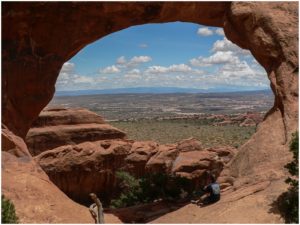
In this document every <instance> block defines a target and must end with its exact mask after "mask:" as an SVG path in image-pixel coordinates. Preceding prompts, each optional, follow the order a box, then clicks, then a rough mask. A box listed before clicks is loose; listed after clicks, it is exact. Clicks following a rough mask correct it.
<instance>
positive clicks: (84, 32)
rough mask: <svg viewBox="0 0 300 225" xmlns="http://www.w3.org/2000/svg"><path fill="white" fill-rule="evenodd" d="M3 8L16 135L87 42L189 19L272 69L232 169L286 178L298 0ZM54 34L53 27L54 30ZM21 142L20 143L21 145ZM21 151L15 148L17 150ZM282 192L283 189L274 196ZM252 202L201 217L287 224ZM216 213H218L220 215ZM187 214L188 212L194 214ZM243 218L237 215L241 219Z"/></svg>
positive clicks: (5, 114)
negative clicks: (265, 98)
mask: <svg viewBox="0 0 300 225" xmlns="http://www.w3.org/2000/svg"><path fill="white" fill-rule="evenodd" d="M2 6H3V8H2V43H3V49H2V122H3V123H4V124H5V125H6V126H7V128H8V129H9V130H10V131H11V132H12V136H15V137H18V138H24V137H25V136H26V133H27V131H28V129H29V128H30V126H31V123H32V122H33V121H34V120H35V119H36V118H37V116H38V114H39V113H40V111H41V110H42V109H43V108H44V107H45V106H46V105H47V103H48V102H49V101H50V99H51V98H52V96H53V94H54V86H55V82H56V78H57V76H58V73H59V70H60V69H61V66H62V65H63V63H64V62H66V61H67V60H68V59H70V58H71V57H72V56H73V55H75V54H76V53H77V52H78V51H79V50H80V49H82V48H83V47H84V46H86V45H87V44H89V43H91V42H93V41H95V40H97V39H99V38H101V37H104V36H105V35H107V34H109V33H112V32H114V31H117V30H121V29H124V28H126V27H129V26H133V25H137V24H144V23H151V22H171V21H184V22H194V23H199V24H202V25H212V26H223V27H224V30H225V34H226V37H227V38H228V39H229V40H231V41H233V42H234V43H236V44H238V45H239V46H241V47H243V48H247V49H250V51H251V52H252V54H253V55H254V57H255V58H256V59H257V60H258V62H259V63H260V64H261V65H262V66H263V67H264V68H265V69H266V71H267V73H268V78H269V79H270V82H271V88H272V90H273V93H274V95H275V102H274V107H273V108H272V109H271V110H270V111H269V112H268V114H267V116H266V118H265V120H264V121H263V122H262V123H261V124H260V126H259V129H258V131H257V133H256V134H255V135H254V136H253V137H252V139H251V140H249V141H248V142H247V143H246V144H245V145H244V146H242V147H241V149H240V150H239V153H238V154H237V155H236V157H235V158H234V160H233V162H231V163H230V165H229V167H228V171H229V173H230V174H231V175H232V176H234V177H237V178H238V179H241V180H243V177H250V178H253V179H250V180H255V179H254V178H257V177H260V178H262V179H265V180H274V179H280V177H281V178H282V177H284V176H285V175H284V169H283V168H284V167H283V166H284V165H285V164H286V163H287V161H289V160H290V157H289V156H290V154H289V151H288V144H289V140H290V137H291V133H293V132H294V131H295V130H297V129H298V84H299V81H298V61H299V60H298V10H297V9H298V4H297V2H232V3H231V2H221V3H217V2H213V3H211V2H192V3H191V2H185V3H172V2H148V3H141V4H137V3H93V4H91V3H85V2H84V3H83V2H81V3H71V2H70V3H60V2H55V3H32V2H24V3H20V2H5V3H4V4H3V5H2ZM187 12H188V13H187ZM12 24H13V26H12ZM45 31H46V32H45ZM49 31H50V32H51V31H55V32H52V33H51V34H50V35H49ZM57 40H59V41H57ZM7 137H8V136H6V137H5V138H6V139H4V140H5V142H6V143H5V144H4V146H5V147H6V148H10V149H13V148H14V147H12V146H13V144H12V142H14V141H12V139H9V138H7ZM18 138H16V139H18ZM19 146H20V147H17V148H19V149H22V148H23V147H21V145H19ZM18 151H19V150H18ZM18 151H17V152H11V153H13V154H16V155H19V153H18ZM23 152H27V151H26V150H25V151H23ZM22 154H23V153H22ZM16 167H17V166H16ZM26 174H29V170H26V171H25V172H24V173H23V175H24V176H26ZM278 174H279V175H278ZM11 175H13V176H15V177H17V175H18V171H16V172H15V173H13V174H9V173H3V174H2V178H3V179H4V182H2V185H6V187H7V184H13V185H11V186H12V187H13V186H14V185H15V183H14V182H12V183H11V181H13V180H14V177H12V178H11V177H10V176H11ZM27 179H28V180H29V181H28V182H34V180H35V179H37V175H36V174H33V175H32V176H27ZM28 182H23V183H22V182H19V183H17V185H18V190H15V189H13V190H12V189H9V188H7V189H6V193H7V194H10V195H11V196H13V198H14V200H17V199H18V195H17V191H19V192H20V193H25V195H26V192H25V190H26V188H27V186H26V184H27V183H28ZM50 187H51V185H50V186H49V188H50ZM52 188H53V186H52ZM280 190H281V191H282V190H283V189H280ZM45 192H46V191H45V190H43V189H38V190H36V192H35V193H36V195H39V196H40V200H41V201H42V202H45V201H47V200H48V199H47V198H46V196H45V195H44V193H45ZM53 193H55V192H52V194H53ZM279 194H280V193H279V192H278V193H277V194H276V196H278V195H279ZM23 195H24V194H23ZM266 196H267V197H268V198H265V199H267V200H266V201H263V202H259V204H260V205H261V207H260V210H263V211H264V212H267V211H268V210H269V208H270V207H269V206H270V204H271V203H272V201H273V200H274V199H275V198H276V196H268V195H267V193H263V194H262V197H266ZM66 199H67V198H64V197H61V202H64V201H67V200H66ZM245 199H246V198H245ZM247 199H249V198H247ZM247 199H246V200H245V201H248V204H245V203H247V202H245V201H240V202H239V203H240V204H239V205H238V207H234V205H236V204H231V205H226V207H224V206H223V205H222V207H219V208H218V205H216V206H213V207H214V208H213V209H214V210H212V208H210V207H207V211H206V210H204V211H205V212H206V213H205V214H204V215H203V217H201V216H200V221H201V222H203V221H208V222H214V221H217V222H218V223H223V222H238V221H241V222H242V223H249V222H250V223H251V222H258V223H269V222H270V221H271V222H274V223H275V222H281V220H278V219H277V217H275V216H273V217H272V216H270V213H265V214H267V215H268V216H265V214H264V215H263V216H264V217H263V218H264V219H263V220H259V219H256V218H260V217H259V216H257V211H255V210H252V211H249V207H248V206H249V202H250V203H252V204H250V206H251V207H252V206H253V205H256V203H257V201H255V199H253V198H252V200H251V199H250V200H247ZM26 200H27V199H25V200H24V201H23V203H26V204H25V205H26V207H22V208H21V209H20V210H19V213H23V215H24V218H25V219H24V220H23V222H32V220H30V219H28V218H29V217H28V216H30V215H32V211H30V212H29V211H27V210H26V208H27V206H28V205H27V204H30V202H26ZM43 200H44V201H43ZM49 201H50V202H51V201H53V200H52V199H50V200H49ZM243 206H246V207H245V211H247V214H240V212H241V211H243V210H241V209H240V207H243ZM222 208H226V213H224V212H222ZM236 208H238V209H239V211H238V214H237V213H234V212H235V211H234V210H235V209H236ZM30 209H33V208H30ZM189 211H191V210H188V212H189ZM216 211H217V212H220V214H217V215H216V214H215V212H216ZM209 212H213V213H214V214H213V215H211V214H210V213H209ZM227 212H230V213H232V212H233V213H232V214H230V213H227ZM76 213H77V211H75V214H76ZM36 214H39V216H40V217H39V218H43V219H45V218H50V216H48V215H53V214H51V213H49V211H48V210H43V211H42V212H39V211H37V210H36V211H35V215H36ZM41 215H43V216H42V217H41ZM57 215H59V216H62V215H61V214H57ZM186 215H188V218H189V217H190V215H189V214H186ZM205 215H206V216H207V217H206V218H204V217H205ZM260 215H261V214H260ZM237 216H239V220H237V219H236V218H237ZM173 218H175V221H176V222H178V221H181V220H178V217H173ZM179 218H181V219H182V220H183V221H184V222H187V221H188V220H187V217H185V216H182V215H181V216H180V217H179ZM232 218H234V220H232ZM39 221H40V222H45V221H46V222H47V221H48V220H46V219H45V220H44V221H42V220H39ZM54 221H55V220H54ZM58 221H59V222H61V221H62V220H58ZM65 221H66V220H63V222H65ZM170 221H171V220H168V222H170ZM33 222H35V221H33ZM192 222H196V223H197V222H199V221H197V220H194V221H192Z"/></svg>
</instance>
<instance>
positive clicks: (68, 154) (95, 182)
mask: <svg viewBox="0 0 300 225" xmlns="http://www.w3.org/2000/svg"><path fill="white" fill-rule="evenodd" d="M131 146H132V143H131V142H130V141H124V140H105V141H96V142H84V143H80V144H78V145H65V146H61V147H58V148H55V149H52V150H48V151H45V152H43V153H41V154H39V155H38V156H36V157H35V159H36V161H37V162H38V163H39V165H40V166H41V167H42V168H43V170H44V171H45V172H46V173H47V174H48V176H49V178H50V179H51V180H52V182H53V183H55V184H56V186H57V187H59V188H60V189H61V190H62V191H63V192H64V193H66V194H67V195H68V196H69V197H70V198H72V199H73V200H75V201H77V202H80V203H83V204H87V203H90V197H89V194H90V193H96V194H97V195H98V196H99V197H100V199H101V200H102V201H103V202H104V203H107V200H109V198H110V197H111V196H113V195H114V194H115V192H116V184H117V183H116V177H115V172H116V171H117V170H122V168H124V167H125V166H126V162H125V158H126V156H127V155H128V153H129V152H130V149H131Z"/></svg>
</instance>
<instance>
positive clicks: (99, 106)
mask: <svg viewBox="0 0 300 225" xmlns="http://www.w3.org/2000/svg"><path fill="white" fill-rule="evenodd" d="M181 33H184V36H182V37H180V38H179V37H178V36H180V34H181ZM135 35H136V36H138V35H139V36H142V38H139V39H138V38H135V37H134V36H135ZM145 36H147V38H145ZM174 36H175V37H177V38H175V37H174ZM125 38H126V39H125ZM120 41H123V42H125V43H126V44H125V43H123V44H118V42H120ZM141 43H142V44H141ZM157 43H159V44H157ZM170 43H173V44H172V45H171V44H170ZM202 43H203V44H202ZM155 45H158V46H155ZM165 45H167V46H165ZM127 46H129V47H127ZM110 48H113V50H111V51H114V52H108V50H109V49H110ZM151 48H152V49H151ZM174 48H176V50H173V49H174ZM120 49H121V50H120ZM183 50H184V51H185V53H183ZM131 51H132V52H134V53H132V52H131ZM95 52H100V53H102V54H98V55H97V54H96V53H95ZM124 52H125V55H124ZM165 52H167V54H166V53H165ZM107 54H108V55H107ZM126 54H127V55H126ZM157 58H159V60H157ZM101 59H104V61H105V62H104V63H102V64H101V63H100V62H99V61H101ZM164 59H167V60H166V61H167V62H165V60H164ZM93 60H95V61H97V63H94V64H93V63H91V61H93ZM176 62H177V63H176ZM86 64H87V65H88V66H89V67H92V68H87V66H86ZM95 64H96V65H95ZM80 66H81V67H84V69H86V71H83V69H82V68H80ZM90 71H96V72H90ZM89 73H91V75H87V74H89ZM93 73H94V74H93ZM264 78H265V79H264ZM245 81H246V82H245ZM239 85H240V89H238V86H239ZM251 85H252V86H251ZM268 86H269V81H268V79H267V76H266V73H265V72H264V71H263V68H262V67H259V66H258V64H257V62H256V61H255V59H254V58H253V57H252V56H251V53H250V52H249V51H246V50H242V49H240V48H239V47H237V46H236V45H234V44H233V43H231V42H230V41H228V40H227V39H226V38H225V36H224V32H223V30H222V29H220V28H213V27H204V26H200V25H197V24H191V23H179V22H177V23H167V24H161V25H158V24H150V25H144V26H136V27H132V28H128V29H126V30H123V31H119V32H117V33H113V34H111V35H109V36H106V37H105V38H103V39H101V40H99V41H97V42H94V43H93V44H91V45H90V46H88V47H87V48H86V49H83V50H82V51H81V52H79V53H78V55H76V56H75V57H74V58H72V59H71V60H70V61H68V62H66V63H65V64H64V66H63V67H62V70H61V72H60V76H59V77H58V81H57V85H56V88H57V89H58V92H57V93H58V95H59V97H58V98H55V99H54V100H55V101H54V103H52V104H51V105H52V106H55V105H56V106H58V109H51V110H50V111H48V112H44V113H43V114H42V115H41V117H40V118H39V119H38V120H37V121H35V122H34V124H33V129H31V130H30V131H29V134H28V135H27V140H26V142H27V145H28V147H29V150H30V152H31V153H32V154H33V155H34V156H36V158H37V159H38V162H39V163H40V165H41V166H42V168H44V169H45V171H46V172H47V174H48V175H49V177H50V179H51V180H52V181H53V182H54V183H55V184H57V186H58V187H59V188H60V189H61V190H63V191H64V192H65V193H66V194H67V195H68V196H70V197H71V198H72V199H74V200H76V201H78V202H81V203H86V202H88V203H90V202H89V200H90V199H89V195H88V193H90V192H96V193H97V194H98V195H100V196H101V197H102V199H103V200H106V201H105V203H106V204H105V206H107V202H109V201H110V198H111V196H113V195H114V192H115V191H114V190H115V189H117V186H116V177H115V175H114V174H115V172H116V171H117V170H119V169H123V170H127V171H130V172H131V173H133V174H134V175H136V176H142V175H144V174H145V173H146V172H147V171H150V170H151V169H153V168H154V166H152V167H153V168H150V169H149V166H148V169H146V167H147V163H148V161H151V157H152V156H154V153H156V155H159V153H157V152H159V148H165V149H168V148H169V147H166V146H165V144H173V145H174V146H178V147H176V148H177V150H176V151H178V153H176V154H177V155H180V151H181V149H180V146H182V145H185V147H184V149H187V150H188V149H191V150H197V151H200V150H205V151H206V152H207V154H210V153H211V152H212V151H214V152H216V151H219V152H220V154H221V155H222V154H223V155H222V156H221V158H222V157H223V158H226V159H225V161H226V163H228V160H229V158H230V159H231V158H232V157H233V155H234V152H235V151H236V149H235V148H237V147H240V146H242V144H244V143H245V142H246V141H247V140H248V139H249V138H250V137H251V136H252V134H253V133H254V132H255V128H256V126H257V125H258V123H259V122H261V121H262V119H263V116H264V114H265V113H266V112H267V111H268V110H269V108H271V106H272V103H273V99H272V98H271V97H270V96H271V93H268V92H270V90H268V91H266V89H267V88H268ZM197 87H198V89H197ZM88 88H90V89H88ZM108 88H114V89H108ZM116 88H117V89H116ZM122 88H123V89H122ZM126 88H127V89H126ZM164 88H165V89H166V88H168V89H166V90H165V89H164ZM261 88H262V89H263V91H262V90H261ZM74 89H75V90H74ZM76 89H78V90H76ZM81 89H84V90H81ZM95 89H96V90H95ZM97 89H104V90H97ZM249 90H252V91H253V90H256V91H257V92H254V93H251V92H246V93H243V91H249ZM224 91H225V92H227V93H223V92H224ZM237 91H240V93H232V92H237ZM97 92H98V94H99V93H100V94H99V95H97ZM101 92H102V94H101ZM122 92H124V94H119V95H118V94H117V93H122ZM126 92H127V93H126ZM135 92H137V93H135ZM139 92H142V93H140V94H138V93H139ZM143 92H145V93H144V94H143ZM151 92H152V93H151ZM164 92H166V93H165V94H164ZM178 92H182V93H181V94H180V93H178ZM216 92H217V93H216ZM218 92H219V93H218ZM265 92H266V95H265ZM105 93H106V94H107V93H110V94H108V95H105ZM159 93H161V94H159ZM93 94H94V95H93ZM112 94H113V95H112ZM68 95H71V96H69V97H68ZM72 95H74V96H73V97H72ZM91 95H92V96H91ZM255 98H260V103H257V102H254V101H255ZM263 98H266V99H265V100H263ZM180 102H181V103H180ZM210 102H211V103H212V104H210ZM179 103H180V104H179ZM64 106H67V108H71V109H72V108H74V107H80V108H82V107H83V108H87V109H88V110H91V111H93V112H96V113H98V114H99V115H101V116H104V118H105V120H108V123H110V124H111V125H113V126H115V127H117V128H119V129H121V130H122V131H124V132H125V133H126V134H127V138H128V139H129V140H132V141H129V142H128V141H121V142H120V141H119V140H115V141H114V142H113V141H111V139H113V140H114V139H123V137H124V134H123V133H122V132H120V131H118V130H117V129H115V128H114V127H108V128H107V125H106V127H104V125H103V124H104V123H105V122H104V121H103V120H101V118H100V117H99V118H98V119H96V115H93V114H92V113H91V112H87V111H86V112H85V111H84V110H74V111H72V110H71V111H68V110H64V109H60V107H64ZM253 110H254V111H255V112H249V111H253ZM262 111H263V112H262ZM76 114H77V115H76ZM76 116H77V117H76ZM88 117H90V118H88ZM81 118H84V119H81ZM109 120H117V121H115V122H109ZM135 120H136V121H135ZM95 124H98V125H97V126H95ZM99 124H101V125H99ZM76 125H77V126H76ZM224 125H225V126H224ZM109 132H110V133H111V134H109ZM47 135H48V137H47ZM188 138H196V139H198V140H199V141H200V142H202V145H201V143H200V142H199V141H198V140H195V139H189V140H185V141H183V140H184V139H188ZM103 139H107V142H108V143H102V142H99V141H100V140H103ZM118 141H119V142H118ZM149 141H151V142H150V143H149ZM83 142H94V143H93V144H95V143H97V144H98V146H102V147H103V146H104V147H103V153H104V149H105V150H106V151H112V150H111V149H110V146H111V145H115V143H117V145H118V147H119V148H122V149H123V150H122V151H123V154H122V156H119V157H118V156H117V154H118V153H112V159H111V161H110V162H111V164H112V165H110V166H108V167H107V166H105V165H106V164H107V163H105V160H107V159H105V157H103V156H102V155H101V157H102V158H103V160H104V165H103V164H101V165H100V164H99V163H97V162H96V161H95V159H96V158H97V157H98V156H97V157H96V156H95V154H96V153H95V154H94V152H97V151H101V150H99V149H96V148H95V147H91V146H93V144H92V143H91V146H88V145H86V144H85V145H84V144H81V143H83ZM177 143H179V144H177ZM72 145H73V146H72ZM220 145H221V146H220ZM226 145H228V146H226ZM105 146H107V148H108V150H107V149H106V148H105ZM229 146H232V147H229ZM102 147H101V149H102ZM89 148H91V149H93V150H89ZM176 148H175V149H176ZM208 149H210V150H208ZM171 150H172V148H169V149H168V151H171ZM89 151H91V152H90V153H87V154H88V155H93V156H91V157H90V158H89V159H88V158H86V159H85V160H86V161H88V162H90V163H88V165H86V162H85V161H84V160H81V161H77V160H76V157H82V158H84V157H85V156H84V155H82V154H83V152H89ZM131 151H136V152H134V154H131ZM142 151H144V152H142ZM147 151H149V152H147ZM182 151H185V150H182ZM205 151H204V152H205ZM151 152H152V153H151ZM74 153H75V155H74ZM192 153H194V154H195V155H197V154H196V153H197V152H192ZM202 153H203V152H202ZM76 154H79V155H78V156H76ZM105 154H107V153H105ZM189 154H191V153H189ZM55 155H57V156H58V157H56V156H55ZM217 155H218V154H216V156H217ZM70 157H71V158H73V160H70ZM99 157H100V156H99ZM101 157H100V158H101ZM180 157H181V158H182V157H185V156H180ZM180 157H177V156H176V157H174V158H173V157H171V158H170V159H172V160H173V161H174V163H175V161H180V160H183V159H180ZM194 157H195V156H194ZM213 157H214V155H213V154H211V156H209V157H208V158H205V157H204V158H203V157H202V158H199V162H198V164H197V166H195V165H194V166H191V165H189V164H188V163H187V164H186V165H180V166H177V167H178V168H179V167H182V168H181V169H178V168H177V170H174V171H172V173H174V174H175V173H177V174H180V173H182V174H183V173H186V176H188V177H189V179H190V180H193V182H195V180H197V179H199V178H200V177H201V176H202V175H201V174H198V175H192V174H193V173H194V172H195V173H196V172H197V170H199V169H201V170H202V172H201V173H203V172H204V171H205V170H215V171H216V173H217V174H218V175H219V174H220V173H221V170H222V168H223V167H224V165H225V163H224V165H222V166H220V165H219V164H218V163H216V162H214V161H213V160H212V158H213ZM54 158H55V159H54ZM154 158H155V157H154ZM51 159H52V160H51ZM53 159H54V160H53ZM138 160H140V162H139V161H138ZM164 160H165V161H167V160H169V159H168V157H166V158H165V159H164ZM207 160H208V162H209V163H208V165H205V166H203V165H200V164H201V163H202V164H203V161H207ZM76 161H77V163H75V162H76ZM152 161H153V160H152ZM126 163H127V164H129V165H130V166H127V165H126V166H125V164H126ZM193 163H194V162H192V163H190V164H193ZM71 164H72V165H73V166H71ZM172 164H173V163H172ZM61 165H64V166H65V167H66V168H67V169H65V168H62V167H61ZM56 167H58V168H56ZM127 167H128V168H127ZM168 167H170V166H168ZM183 167H186V168H188V169H183ZM93 168H98V169H97V171H93V170H95V169H93ZM87 170H89V172H88V173H87V172H85V171H87ZM168 170H172V169H171V167H170V168H168ZM160 172H161V173H164V172H165V171H163V170H161V171H160ZM198 172H199V171H198ZM75 173H76V174H75ZM99 173H102V174H99ZM202 177H203V176H202ZM223 183H225V182H223ZM228 184H229V183H227V184H224V185H225V186H224V185H223V186H222V188H226V187H228ZM226 185H227V186H226ZM87 187H88V188H87ZM107 190H108V191H107ZM108 196H109V198H107V199H105V197H108Z"/></svg>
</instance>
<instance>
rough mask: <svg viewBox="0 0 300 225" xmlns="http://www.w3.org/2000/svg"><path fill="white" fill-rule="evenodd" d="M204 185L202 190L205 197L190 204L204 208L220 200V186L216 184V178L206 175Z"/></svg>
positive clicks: (209, 174)
mask: <svg viewBox="0 0 300 225" xmlns="http://www.w3.org/2000/svg"><path fill="white" fill-rule="evenodd" d="M206 184H207V185H206V186H205V187H204V188H203V189H202V191H203V192H204V193H205V197H204V198H203V197H201V198H200V199H199V200H198V201H192V203H195V204H197V205H200V206H204V205H209V204H212V203H215V202H217V201H219V200H220V185H219V184H218V183H217V181H216V177H215V176H214V175H213V174H211V173H207V181H206ZM207 194H208V195H207Z"/></svg>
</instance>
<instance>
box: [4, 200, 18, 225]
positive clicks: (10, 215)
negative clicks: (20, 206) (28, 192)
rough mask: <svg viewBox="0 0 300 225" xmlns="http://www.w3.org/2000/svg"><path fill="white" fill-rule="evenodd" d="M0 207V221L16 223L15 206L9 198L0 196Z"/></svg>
mask: <svg viewBox="0 0 300 225" xmlns="http://www.w3.org/2000/svg"><path fill="white" fill-rule="evenodd" d="M1 207H2V208H1V213H2V214H1V222H2V223H18V217H17V215H16V211H15V206H14V204H13V203H12V202H11V201H10V200H9V199H6V198H5V197H4V195H2V196H1Z"/></svg>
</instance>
